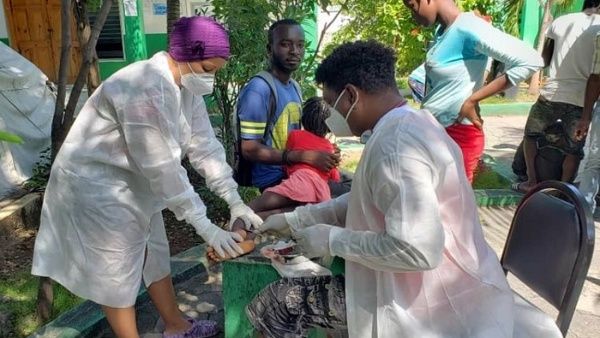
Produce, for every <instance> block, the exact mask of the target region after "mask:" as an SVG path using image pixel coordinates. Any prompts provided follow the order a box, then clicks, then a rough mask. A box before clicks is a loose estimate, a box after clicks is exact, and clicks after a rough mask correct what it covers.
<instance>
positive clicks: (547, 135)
mask: <svg viewBox="0 0 600 338" xmlns="http://www.w3.org/2000/svg"><path fill="white" fill-rule="evenodd" d="M582 111H583V108H581V107H579V106H575V105H572V104H569V103H564V102H552V101H549V100H547V99H545V98H544V97H542V96H540V97H539V98H538V100H537V102H536V103H535V104H534V105H533V106H532V107H531V110H530V111H529V117H528V118H527V123H526V124H525V136H526V137H531V138H536V139H538V146H539V147H541V146H551V147H554V148H557V149H559V150H560V151H562V152H563V153H566V154H572V155H578V156H583V145H584V144H585V140H582V141H576V140H575V139H574V135H575V128H576V127H577V122H578V121H579V119H580V118H581V114H582Z"/></svg>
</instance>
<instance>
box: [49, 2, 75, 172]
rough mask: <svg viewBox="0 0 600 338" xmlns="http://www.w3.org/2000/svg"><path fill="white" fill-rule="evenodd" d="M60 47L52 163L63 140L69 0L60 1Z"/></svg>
mask: <svg viewBox="0 0 600 338" xmlns="http://www.w3.org/2000/svg"><path fill="white" fill-rule="evenodd" d="M60 13H61V14H60V15H61V28H60V32H61V33H60V34H61V42H60V44H61V47H60V65H59V68H58V84H57V85H58V90H57V94H56V96H57V97H56V104H55V106H54V118H53V119H52V154H51V158H52V161H54V159H55V158H56V154H57V153H58V149H60V145H61V144H62V140H64V137H63V134H64V128H63V121H64V118H65V97H66V95H67V90H66V85H67V76H68V73H69V60H70V58H71V0H62V1H61V9H60Z"/></svg>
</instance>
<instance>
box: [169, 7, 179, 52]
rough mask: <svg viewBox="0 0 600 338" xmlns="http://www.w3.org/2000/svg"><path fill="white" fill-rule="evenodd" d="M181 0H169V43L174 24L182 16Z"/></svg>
mask: <svg viewBox="0 0 600 338" xmlns="http://www.w3.org/2000/svg"><path fill="white" fill-rule="evenodd" d="M180 6H181V5H180V2H179V0H167V43H168V42H169V37H170V36H171V31H172V30H173V24H174V23H175V21H177V20H179V17H181V7H180Z"/></svg>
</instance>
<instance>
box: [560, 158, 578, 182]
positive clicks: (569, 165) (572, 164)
mask: <svg viewBox="0 0 600 338" xmlns="http://www.w3.org/2000/svg"><path fill="white" fill-rule="evenodd" d="M579 161H580V159H579V156H575V155H571V154H567V155H566V156H565V159H564V160H563V165H562V177H561V179H560V180H561V181H563V182H569V183H571V182H573V180H574V179H575V175H576V174H577V169H578V168H579Z"/></svg>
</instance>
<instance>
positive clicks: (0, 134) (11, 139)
mask: <svg viewBox="0 0 600 338" xmlns="http://www.w3.org/2000/svg"><path fill="white" fill-rule="evenodd" d="M0 141H4V142H8V143H18V144H21V143H23V139H22V138H20V137H19V135H15V134H11V133H9V132H6V131H2V130H0Z"/></svg>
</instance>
